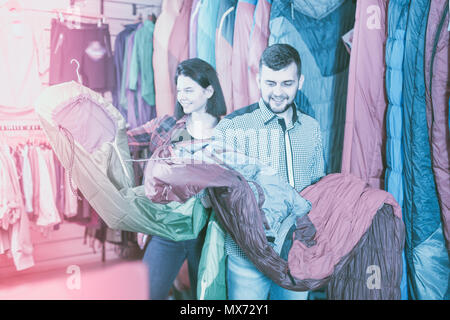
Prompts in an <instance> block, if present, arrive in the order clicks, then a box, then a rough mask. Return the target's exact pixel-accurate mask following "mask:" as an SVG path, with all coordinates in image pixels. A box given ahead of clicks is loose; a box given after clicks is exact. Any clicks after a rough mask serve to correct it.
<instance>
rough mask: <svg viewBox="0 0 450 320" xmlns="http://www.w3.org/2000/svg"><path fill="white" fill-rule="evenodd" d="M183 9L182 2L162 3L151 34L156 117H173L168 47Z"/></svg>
mask: <svg viewBox="0 0 450 320" xmlns="http://www.w3.org/2000/svg"><path fill="white" fill-rule="evenodd" d="M182 7H183V0H173V1H163V3H162V7H161V14H160V15H159V17H158V20H156V23H155V31H154V32H153V34H154V36H153V50H154V51H153V70H154V77H155V78H154V81H155V101H156V115H157V116H158V117H161V116H163V115H166V114H168V115H173V112H174V110H175V101H176V96H175V92H173V91H172V82H173V81H174V79H173V77H172V78H171V77H170V72H169V70H170V67H169V66H170V64H171V63H173V62H172V61H171V57H170V55H171V54H170V52H169V46H170V37H171V34H172V32H173V30H174V29H173V27H174V25H175V22H176V20H177V18H178V15H179V14H180V12H181V9H182Z"/></svg>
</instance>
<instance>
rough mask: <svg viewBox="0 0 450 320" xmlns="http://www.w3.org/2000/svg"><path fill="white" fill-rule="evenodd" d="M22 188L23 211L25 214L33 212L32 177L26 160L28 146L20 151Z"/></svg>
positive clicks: (28, 160)
mask: <svg viewBox="0 0 450 320" xmlns="http://www.w3.org/2000/svg"><path fill="white" fill-rule="evenodd" d="M22 157H23V166H22V186H23V187H22V188H23V195H24V198H25V209H26V212H27V213H30V212H33V176H32V174H31V165H30V159H29V158H28V145H25V146H24V147H23V149H22Z"/></svg>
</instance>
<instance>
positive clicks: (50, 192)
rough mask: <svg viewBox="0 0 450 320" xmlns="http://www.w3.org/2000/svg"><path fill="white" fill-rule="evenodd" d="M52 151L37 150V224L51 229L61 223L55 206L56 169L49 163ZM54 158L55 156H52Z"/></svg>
mask: <svg viewBox="0 0 450 320" xmlns="http://www.w3.org/2000/svg"><path fill="white" fill-rule="evenodd" d="M48 151H51V150H42V149H40V148H36V153H37V158H38V166H39V178H40V179H39V214H38V219H37V221H36V224H37V225H38V226H44V227H49V226H53V225H55V224H58V223H60V222H61V218H60V217H59V213H58V209H57V208H56V204H55V194H56V187H55V186H54V183H52V181H53V182H54V181H55V180H56V179H55V172H54V167H52V164H51V162H50V161H48V158H49V156H48V154H49V152H48ZM52 158H53V156H52Z"/></svg>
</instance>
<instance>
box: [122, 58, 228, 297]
mask: <svg viewBox="0 0 450 320" xmlns="http://www.w3.org/2000/svg"><path fill="white" fill-rule="evenodd" d="M175 84H176V87H177V103H176V107H175V118H174V117H170V116H163V117H160V118H156V119H153V120H151V121H149V122H148V123H146V124H144V125H143V126H141V127H138V128H136V129H133V130H130V131H129V132H128V135H129V144H130V146H131V147H132V148H133V147H139V148H141V147H144V146H146V147H149V151H150V152H151V153H153V152H154V150H155V149H156V148H157V147H159V146H161V145H165V144H168V143H177V142H180V141H186V140H189V139H194V140H195V139H209V138H211V137H212V135H213V131H214V128H215V126H216V125H217V123H218V122H219V120H220V117H221V116H222V115H224V114H225V113H226V105H225V99H224V97H223V93H222V89H221V87H220V83H219V79H218V78H217V74H216V71H215V70H214V68H213V67H212V66H211V65H209V64H208V63H207V62H205V61H203V60H201V59H198V58H194V59H189V60H185V61H183V62H181V63H180V64H179V65H178V67H177V70H176V74H175ZM204 231H205V230H203V231H202V232H200V233H199V236H198V237H197V238H196V239H193V240H186V241H178V242H176V241H172V240H169V239H165V238H163V237H159V236H153V237H152V239H151V241H150V243H149V244H148V246H147V248H146V251H145V254H144V262H145V263H146V264H147V265H148V267H149V277H150V299H156V300H158V299H159V300H162V299H166V298H167V296H168V294H169V291H170V288H171V286H172V283H173V281H174V280H175V278H176V276H177V274H178V272H179V270H180V268H181V266H182V264H183V262H184V260H185V259H186V258H187V260H188V268H189V279H190V286H191V292H192V298H195V297H196V288H197V273H198V265H199V262H200V255H201V250H202V246H203V241H204V233H205V232H204Z"/></svg>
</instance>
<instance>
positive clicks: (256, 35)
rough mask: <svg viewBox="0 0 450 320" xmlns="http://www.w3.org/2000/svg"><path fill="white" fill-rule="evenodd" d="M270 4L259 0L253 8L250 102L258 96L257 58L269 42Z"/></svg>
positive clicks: (249, 76)
mask: <svg viewBox="0 0 450 320" xmlns="http://www.w3.org/2000/svg"><path fill="white" fill-rule="evenodd" d="M271 7H272V5H271V3H270V2H269V1H268V0H259V1H258V4H257V5H256V9H255V16H254V21H253V23H254V26H253V31H252V34H251V37H250V42H249V49H248V67H249V68H248V72H249V75H248V93H249V96H250V103H253V102H256V101H258V100H259V98H260V92H259V88H258V85H257V82H256V76H257V74H258V73H259V60H260V58H261V55H262V53H263V51H264V49H265V48H266V47H267V44H268V43H269V35H270V30H269V20H270V9H271Z"/></svg>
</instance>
